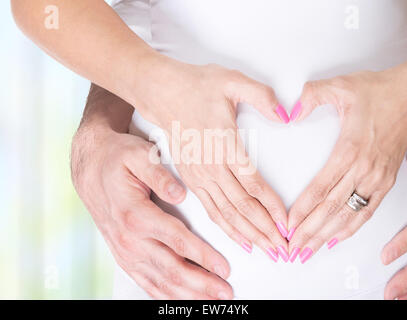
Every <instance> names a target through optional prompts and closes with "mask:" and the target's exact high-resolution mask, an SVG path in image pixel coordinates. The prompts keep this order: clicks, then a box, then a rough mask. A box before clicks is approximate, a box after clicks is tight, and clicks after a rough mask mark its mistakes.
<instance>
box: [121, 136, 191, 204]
mask: <svg viewBox="0 0 407 320" xmlns="http://www.w3.org/2000/svg"><path fill="white" fill-rule="evenodd" d="M133 151H134V152H132V153H130V155H129V156H128V157H127V158H126V159H125V160H126V161H125V164H126V166H127V168H128V169H129V170H130V172H131V173H132V174H133V175H134V176H135V177H137V179H139V180H140V181H141V182H143V183H144V184H145V185H147V186H148V187H149V188H150V189H151V190H153V191H154V192H155V193H156V194H157V196H158V197H160V198H161V199H162V200H164V201H166V202H168V203H171V204H178V203H181V202H182V201H183V200H184V199H185V196H186V192H185V189H184V187H183V186H182V185H181V184H180V182H178V181H177V179H176V178H175V177H174V176H173V175H172V174H171V172H170V171H169V170H168V169H166V168H165V167H164V166H163V165H162V164H161V163H160V160H159V156H158V154H157V147H156V146H155V145H151V144H150V143H148V142H145V145H144V146H143V147H140V146H139V145H137V146H136V147H135V149H134V150H133Z"/></svg>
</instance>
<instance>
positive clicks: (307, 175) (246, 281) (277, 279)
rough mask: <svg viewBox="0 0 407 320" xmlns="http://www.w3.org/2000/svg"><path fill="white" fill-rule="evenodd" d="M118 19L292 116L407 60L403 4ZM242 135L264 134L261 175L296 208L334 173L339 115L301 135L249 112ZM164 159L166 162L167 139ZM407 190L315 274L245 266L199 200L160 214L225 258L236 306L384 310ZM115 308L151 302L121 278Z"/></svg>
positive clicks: (320, 116) (315, 262)
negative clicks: (355, 79) (318, 91)
mask: <svg viewBox="0 0 407 320" xmlns="http://www.w3.org/2000/svg"><path fill="white" fill-rule="evenodd" d="M350 6H352V7H350ZM115 9H116V10H117V12H118V13H119V14H120V15H121V16H122V17H123V18H124V20H125V21H126V23H128V24H129V25H130V26H131V27H132V28H133V30H134V31H135V32H137V33H138V34H139V35H140V36H141V37H143V38H144V39H145V40H146V41H147V42H148V43H149V44H151V45H152V46H153V47H154V48H156V49H157V50H160V51H161V52H163V53H164V54H167V55H169V56H171V57H174V58H177V59H180V60H183V61H186V62H190V63H197V64H206V63H218V64H221V65H224V66H226V67H229V68H234V69H238V70H240V71H242V72H243V73H245V74H247V75H249V76H251V77H253V78H255V79H257V80H259V81H262V82H264V83H266V84H269V85H271V86H272V87H273V88H274V89H275V91H276V93H277V94H278V97H279V100H280V101H281V102H282V104H283V105H284V106H287V109H288V111H289V110H290V108H291V106H293V105H294V103H295V102H296V100H297V99H298V98H299V95H300V93H301V89H302V85H303V84H304V82H306V81H307V80H311V79H318V78H323V77H332V76H336V75H340V74H344V73H349V72H353V71H360V70H364V69H371V70H380V69H384V68H387V67H389V66H392V65H396V64H398V63H401V62H404V61H406V60H407V1H404V0H353V1H342V0H330V1H326V0H312V1H303V0H285V1H281V0H250V1H247V0H222V1H219V0H192V1H191V0H152V1H148V0H139V1H137V0H134V1H129V0H127V1H125V0H123V1H115ZM352 14H353V15H352ZM357 14H358V15H357ZM355 15H357V16H355ZM350 16H351V18H352V19H354V18H355V17H356V18H357V17H359V26H358V29H352V27H355V26H357V25H356V24H355V23H356V22H355V21H354V20H352V21H349V19H350V18H349V17H350ZM349 23H350V25H349ZM352 23H353V24H352ZM238 124H239V126H240V127H241V128H245V129H254V130H256V131H257V136H258V138H259V143H258V147H257V152H258V154H257V165H258V169H259V170H260V172H261V173H262V175H263V177H264V178H265V179H266V180H267V181H268V182H269V183H270V185H271V186H272V187H273V188H274V189H275V190H276V191H277V192H278V193H279V194H280V195H281V197H282V199H283V201H284V202H285V204H286V206H287V208H289V207H290V206H291V205H292V203H293V202H294V201H295V199H296V198H297V197H298V195H299V194H300V192H301V191H302V190H303V189H304V187H305V186H306V185H307V184H308V183H309V182H310V181H311V179H312V177H313V176H315V174H316V173H317V172H318V170H319V169H320V168H321V167H322V166H323V165H324V163H325V161H326V160H327V157H328V156H329V154H330V152H331V150H332V147H333V145H334V143H335V140H336V139H337V137H338V133H339V124H338V118H337V115H336V113H335V111H334V109H333V107H329V106H325V107H323V108H319V109H317V110H316V111H315V112H314V113H313V114H312V115H311V116H310V117H309V118H308V119H307V120H306V121H304V122H303V123H301V124H296V125H289V126H285V125H277V124H273V123H270V122H268V121H267V120H265V119H264V118H262V117H261V116H260V115H259V114H258V113H257V112H256V111H254V110H253V108H251V107H250V106H245V105H243V106H241V107H240V113H239V116H238ZM133 125H134V126H133V132H136V131H137V130H136V129H135V127H137V128H139V129H141V130H142V131H143V132H144V133H146V134H148V133H150V132H151V131H152V130H153V129H155V131H156V128H154V126H152V125H151V124H149V123H147V122H146V121H144V120H142V119H141V118H140V116H139V115H138V114H135V116H134V119H133ZM156 138H157V139H158V137H157V136H156ZM161 149H162V154H163V157H164V158H165V159H167V160H168V159H169V157H170V156H169V153H168V150H167V149H168V146H167V144H166V142H165V143H162V139H161ZM251 155H253V154H251ZM170 169H171V170H173V172H174V173H175V170H174V168H173V166H170ZM406 190H407V166H406V164H403V166H402V167H401V169H400V173H399V177H398V180H397V183H396V185H395V186H394V188H393V189H392V191H391V192H390V193H389V194H388V196H387V197H386V199H385V200H384V202H383V203H382V205H381V206H380V208H379V209H378V210H377V211H376V214H375V215H374V217H373V218H372V219H371V221H369V222H368V223H367V224H366V225H365V226H364V227H363V228H362V229H361V230H360V231H359V232H358V233H357V234H356V235H355V236H354V237H352V238H351V239H349V240H347V241H345V242H343V243H340V244H338V245H337V246H336V247H335V248H334V249H332V250H331V251H328V250H327V249H326V248H323V249H321V250H320V251H319V252H318V253H317V254H316V255H315V256H314V257H313V258H312V259H310V260H309V261H308V262H307V263H306V264H305V265H301V264H300V263H299V261H297V262H296V263H295V264H290V263H288V264H285V263H283V262H282V261H281V259H280V261H279V262H278V263H277V264H275V263H273V262H272V261H270V259H269V258H268V257H267V256H266V255H265V254H264V253H263V252H261V251H260V250H259V249H255V250H254V252H253V254H251V255H248V254H246V253H245V252H244V251H243V250H242V248H240V247H239V246H238V245H236V244H235V243H234V242H232V241H231V240H230V239H229V238H228V237H227V236H226V235H225V234H224V233H223V232H222V231H221V230H220V229H219V228H218V227H217V226H216V225H214V224H213V223H212V222H211V221H210V220H209V218H208V217H207V214H206V212H205V210H204V209H203V207H202V205H201V204H200V202H199V200H198V199H197V198H196V197H195V196H194V195H193V194H192V193H191V192H189V193H188V196H187V198H186V200H185V201H184V202H183V203H182V204H180V205H178V206H177V207H176V208H174V207H171V206H169V205H166V204H160V205H162V206H163V208H164V209H165V210H167V211H168V212H171V213H173V214H174V215H176V216H178V217H180V218H181V219H182V220H183V221H185V222H187V224H188V225H189V226H190V227H191V228H192V230H193V231H194V232H195V233H196V234H198V235H199V236H201V237H202V238H203V239H205V240H206V241H207V242H208V243H210V244H211V245H212V246H213V247H214V248H216V249H217V250H219V251H220V252H221V253H222V254H223V255H224V256H225V257H226V258H227V260H228V261H229V263H230V265H231V269H232V275H231V277H230V279H229V282H230V284H231V285H232V286H233V289H234V292H235V295H236V298H238V299H239V298H241V299H285V298H289V299H291V298H293V299H317V298H321V299H330V298H336V299H347V298H352V299H353V298H356V299H359V298H363V299H364V298H369V299H380V298H382V296H383V288H384V285H385V283H386V282H387V281H388V280H389V279H390V277H391V276H392V275H393V274H394V273H395V272H396V271H397V270H398V269H399V268H401V267H402V266H404V265H406V261H407V256H404V257H402V258H401V259H399V260H398V261H397V262H395V263H394V264H392V265H391V266H388V267H384V266H383V265H382V264H381V262H380V252H381V249H382V247H383V246H384V244H385V243H386V242H387V241H389V240H390V239H391V238H392V236H393V235H395V234H396V233H397V232H398V231H399V230H400V229H401V228H402V227H403V226H405V224H406V221H407V212H406V199H405V194H406ZM118 269H119V268H118ZM114 297H115V298H130V299H146V298H148V297H147V295H146V294H145V293H144V292H143V291H142V290H140V288H138V287H137V285H136V284H135V283H134V282H133V281H132V280H131V279H130V278H129V277H127V275H124V274H123V271H122V270H118V273H117V276H116V280H115V290H114Z"/></svg>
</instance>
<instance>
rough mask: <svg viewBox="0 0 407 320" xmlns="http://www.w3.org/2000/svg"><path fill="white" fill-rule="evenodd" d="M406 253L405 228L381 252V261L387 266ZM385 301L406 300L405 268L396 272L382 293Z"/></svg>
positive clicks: (406, 229) (406, 231)
mask: <svg viewBox="0 0 407 320" xmlns="http://www.w3.org/2000/svg"><path fill="white" fill-rule="evenodd" d="M406 253H407V227H406V228H404V229H403V230H401V231H400V232H399V233H398V234H397V235H396V236H395V237H394V238H393V239H392V240H391V241H390V242H389V243H388V244H387V245H386V246H385V247H384V248H383V251H382V261H383V264H384V265H388V264H390V263H392V262H393V261H395V260H397V259H398V258H399V257H401V256H402V255H403V254H406ZM384 298H385V299H386V300H394V299H398V300H407V267H405V268H404V269H401V270H400V271H398V272H397V273H396V274H395V275H394V277H393V278H392V279H391V280H390V281H389V283H388V284H387V286H386V289H385V291H384Z"/></svg>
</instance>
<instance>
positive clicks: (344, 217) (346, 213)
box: [339, 208, 354, 224]
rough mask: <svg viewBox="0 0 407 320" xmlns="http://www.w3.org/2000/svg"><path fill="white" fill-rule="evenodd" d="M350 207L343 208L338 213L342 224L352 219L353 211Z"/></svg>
mask: <svg viewBox="0 0 407 320" xmlns="http://www.w3.org/2000/svg"><path fill="white" fill-rule="evenodd" d="M351 210H352V209H350V208H349V209H347V210H343V212H341V213H340V214H339V219H340V220H341V222H342V224H346V223H347V222H348V221H349V220H350V219H352V218H353V217H354V213H353V210H352V211H351Z"/></svg>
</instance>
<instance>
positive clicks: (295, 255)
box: [290, 248, 301, 262]
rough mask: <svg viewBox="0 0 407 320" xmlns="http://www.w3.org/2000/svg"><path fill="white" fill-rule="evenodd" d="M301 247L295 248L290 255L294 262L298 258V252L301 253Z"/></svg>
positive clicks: (291, 260)
mask: <svg viewBox="0 0 407 320" xmlns="http://www.w3.org/2000/svg"><path fill="white" fill-rule="evenodd" d="M300 251H301V249H300V248H294V250H293V252H291V255H290V262H294V261H295V259H296V258H297V256H298V254H299V253H300Z"/></svg>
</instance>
